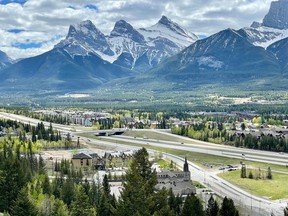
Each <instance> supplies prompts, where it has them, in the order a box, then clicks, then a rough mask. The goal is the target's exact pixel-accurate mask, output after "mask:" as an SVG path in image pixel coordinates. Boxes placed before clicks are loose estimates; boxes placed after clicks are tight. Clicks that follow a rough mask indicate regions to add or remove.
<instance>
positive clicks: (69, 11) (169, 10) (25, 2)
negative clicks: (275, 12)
mask: <svg viewBox="0 0 288 216" xmlns="http://www.w3.org/2000/svg"><path fill="white" fill-rule="evenodd" d="M271 1H272V0H217V1H216V0H205V1H203V0H181V1H180V0H179V1H178V0H177V1H175V0H159V1H155V0H0V23H1V25H0V50H2V51H4V52H6V53H7V54H8V55H9V56H11V57H12V58H15V59H16V58H24V57H29V56H35V55H38V54H41V53H43V52H46V51H48V50H50V49H52V48H53V47H54V45H55V44H57V43H58V42H59V41H60V40H61V39H63V38H64V37H65V36H66V34H67V32H68V28H69V25H70V24H77V23H79V22H81V21H83V20H86V19H90V20H91V21H92V22H93V23H94V24H95V25H96V27H97V28H98V29H100V30H101V31H102V32H103V33H104V34H109V32H110V31H111V30H112V28H113V26H114V23H115V22H116V21H118V20H120V19H124V20H126V21H127V22H129V23H130V24H132V25H133V26H134V27H135V28H140V27H149V26H151V25H153V24H155V23H157V21H158V20H159V19H160V18H161V16H162V15H165V16H167V17H168V18H170V19H171V20H173V21H174V22H176V23H178V24H179V25H180V26H182V27H184V28H185V29H187V30H188V31H190V32H193V33H195V34H197V35H201V37H205V36H209V35H211V34H213V33H216V32H218V31H220V30H223V29H225V28H235V29H239V28H242V27H245V26H249V25H250V24H251V23H252V22H253V21H261V20H262V19H263V17H264V15H265V14H266V13H267V12H268V9H269V6H270V3H271Z"/></svg>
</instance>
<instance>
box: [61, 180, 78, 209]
mask: <svg viewBox="0 0 288 216" xmlns="http://www.w3.org/2000/svg"><path fill="white" fill-rule="evenodd" d="M74 195H75V186H74V182H73V180H72V179H71V178H70V177H69V178H68V179H66V181H65V182H64V184H63V187H62V190H61V199H62V200H63V201H64V203H66V204H67V205H68V206H70V204H71V203H72V200H73V199H74Z"/></svg>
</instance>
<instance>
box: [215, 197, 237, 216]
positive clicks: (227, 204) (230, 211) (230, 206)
mask: <svg viewBox="0 0 288 216" xmlns="http://www.w3.org/2000/svg"><path fill="white" fill-rule="evenodd" d="M220 215H221V216H237V215H239V212H238V210H237V209H236V208H235V206H234V202H233V200H232V199H229V198H227V197H224V199H223V202H222V206H221V209H220Z"/></svg>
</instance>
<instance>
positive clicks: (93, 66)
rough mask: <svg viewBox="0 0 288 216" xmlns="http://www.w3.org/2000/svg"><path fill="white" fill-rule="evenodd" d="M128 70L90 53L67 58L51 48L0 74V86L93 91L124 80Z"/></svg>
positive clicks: (64, 54)
mask: <svg viewBox="0 0 288 216" xmlns="http://www.w3.org/2000/svg"><path fill="white" fill-rule="evenodd" d="M131 74H132V73H131V71H130V70H128V69H125V68H122V67H119V66H117V65H113V64H111V63H109V62H107V61H104V60H102V59H101V58H100V57H99V56H96V55H95V54H93V53H88V54H87V55H86V56H79V55H75V56H73V57H72V56H70V55H69V54H68V53H67V52H66V51H65V50H63V49H60V48H55V49H53V50H51V51H49V52H46V53H44V54H42V55H39V56H36V57H31V58H27V59H23V60H21V61H19V62H17V63H15V64H13V65H12V66H10V67H9V68H6V69H4V70H3V71H1V77H2V79H1V81H0V82H1V83H2V84H3V85H5V86H8V87H9V88H12V87H13V88H15V89H29V90H33V89H35V90H36V89H37V88H40V89H50V90H51V89H52V90H54V89H55V90H65V91H71V90H80V89H93V88H96V87H98V86H99V85H101V84H103V83H105V82H107V81H109V80H111V79H115V78H120V77H127V76H130V75H131Z"/></svg>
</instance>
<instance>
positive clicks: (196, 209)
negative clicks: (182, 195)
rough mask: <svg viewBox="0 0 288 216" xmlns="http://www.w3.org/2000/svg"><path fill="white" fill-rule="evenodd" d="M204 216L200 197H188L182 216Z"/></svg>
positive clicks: (192, 195)
mask: <svg viewBox="0 0 288 216" xmlns="http://www.w3.org/2000/svg"><path fill="white" fill-rule="evenodd" d="M191 215H197V216H204V215H205V213H204V210H203V206H202V204H201V201H200V200H199V198H198V197H196V196H195V195H194V194H191V195H188V196H187V197H186V199H185V202H184V206H183V210H182V213H181V216H191Z"/></svg>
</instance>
